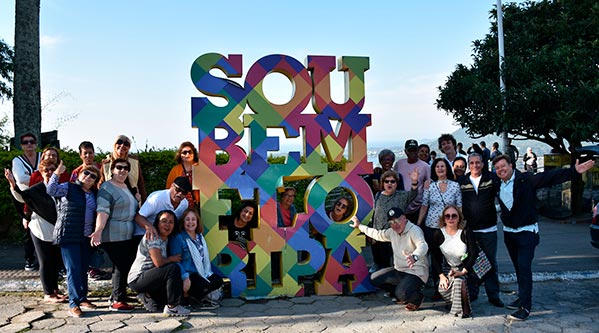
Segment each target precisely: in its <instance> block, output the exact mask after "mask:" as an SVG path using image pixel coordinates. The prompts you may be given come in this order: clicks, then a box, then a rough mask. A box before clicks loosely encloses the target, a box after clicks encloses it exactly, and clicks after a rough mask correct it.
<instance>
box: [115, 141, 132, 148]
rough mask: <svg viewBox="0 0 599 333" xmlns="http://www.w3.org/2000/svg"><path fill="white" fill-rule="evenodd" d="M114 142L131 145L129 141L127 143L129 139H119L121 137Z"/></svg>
mask: <svg viewBox="0 0 599 333" xmlns="http://www.w3.org/2000/svg"><path fill="white" fill-rule="evenodd" d="M116 144H117V145H125V146H127V147H130V146H131V143H129V141H127V140H121V139H118V140H116Z"/></svg>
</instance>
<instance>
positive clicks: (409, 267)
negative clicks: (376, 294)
mask: <svg viewBox="0 0 599 333" xmlns="http://www.w3.org/2000/svg"><path fill="white" fill-rule="evenodd" d="M387 218H388V219H389V221H390V223H391V228H388V229H384V230H376V229H373V228H370V227H367V226H365V225H362V224H360V221H359V220H358V218H357V217H356V216H353V217H352V218H351V220H352V224H351V225H350V226H351V227H353V228H359V229H360V231H361V232H363V233H364V234H366V236H368V237H370V238H373V239H375V240H377V241H379V242H391V247H392V249H393V267H387V268H384V269H381V270H379V271H376V272H374V273H373V274H372V275H371V276H370V279H371V280H372V284H373V285H375V286H377V287H379V288H382V289H385V290H386V291H388V292H391V293H393V295H395V298H396V299H397V302H398V303H400V304H406V307H405V309H406V310H408V311H416V310H418V308H420V305H421V304H422V300H423V299H424V295H423V294H422V291H421V289H422V286H423V285H424V283H425V282H426V280H428V269H429V267H428V261H427V259H426V253H427V252H428V245H427V244H426V242H425V240H424V234H423V233H422V230H421V229H420V228H418V227H417V226H416V225H414V224H413V223H412V222H410V221H408V220H407V218H406V215H405V214H404V212H403V211H402V210H401V209H400V208H391V209H389V211H388V212H387Z"/></svg>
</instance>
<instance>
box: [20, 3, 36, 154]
mask: <svg viewBox="0 0 599 333" xmlns="http://www.w3.org/2000/svg"><path fill="white" fill-rule="evenodd" d="M15 8H16V9H15V58H14V89H13V91H14V97H13V103H14V109H13V116H14V127H15V146H17V147H19V144H18V140H19V138H20V136H21V135H23V134H25V133H32V134H33V135H35V137H36V138H37V141H38V142H39V143H40V146H41V129H42V107H41V93H40V0H16V6H15Z"/></svg>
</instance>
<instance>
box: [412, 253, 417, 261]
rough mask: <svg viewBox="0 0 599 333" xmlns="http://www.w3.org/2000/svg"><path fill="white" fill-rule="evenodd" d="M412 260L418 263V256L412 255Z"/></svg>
mask: <svg viewBox="0 0 599 333" xmlns="http://www.w3.org/2000/svg"><path fill="white" fill-rule="evenodd" d="M412 259H414V262H417V261H418V256H417V255H415V254H412Z"/></svg>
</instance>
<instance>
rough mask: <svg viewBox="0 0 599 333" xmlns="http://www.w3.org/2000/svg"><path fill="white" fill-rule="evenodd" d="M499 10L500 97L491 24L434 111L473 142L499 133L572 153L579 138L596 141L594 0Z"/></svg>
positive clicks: (556, 0)
mask: <svg viewBox="0 0 599 333" xmlns="http://www.w3.org/2000/svg"><path fill="white" fill-rule="evenodd" d="M504 7H505V8H504V21H503V22H504V36H505V54H506V55H505V58H504V65H503V68H502V71H503V74H504V80H505V83H506V91H505V94H504V95H503V96H502V94H501V93H500V91H499V84H498V82H499V69H498V47H497V25H496V24H495V23H493V24H492V25H491V29H490V33H489V34H487V35H486V36H485V38H484V39H482V40H476V41H474V42H473V60H474V63H473V64H472V65H471V66H469V67H468V66H465V65H462V64H459V65H457V68H456V70H455V71H454V72H453V73H452V74H451V75H450V76H449V77H448V79H447V82H446V84H445V86H443V87H439V92H440V93H439V98H438V99H437V107H438V109H441V110H445V112H446V113H448V114H451V115H452V116H453V118H454V119H455V120H456V122H458V123H459V124H460V125H461V126H462V127H465V128H466V129H467V133H468V134H469V135H471V136H474V137H480V136H484V135H487V134H493V133H499V132H501V131H504V130H505V131H507V132H508V133H509V134H510V135H511V136H515V137H520V138H526V139H533V140H537V141H541V142H544V143H546V144H548V145H549V146H551V147H552V148H554V149H555V150H556V151H557V152H560V153H568V152H569V153H571V154H574V150H573V147H578V146H580V145H581V143H582V142H584V141H589V142H597V141H599V134H598V129H599V117H598V112H597V108H598V106H599V67H598V64H599V3H598V2H597V1H595V0H551V1H550V0H545V1H539V2H525V3H522V4H515V3H510V4H507V5H505V6H504ZM491 17H493V18H496V17H497V12H496V10H492V11H491ZM495 21H496V20H495ZM504 100H505V108H502V103H503V101H504Z"/></svg>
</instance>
